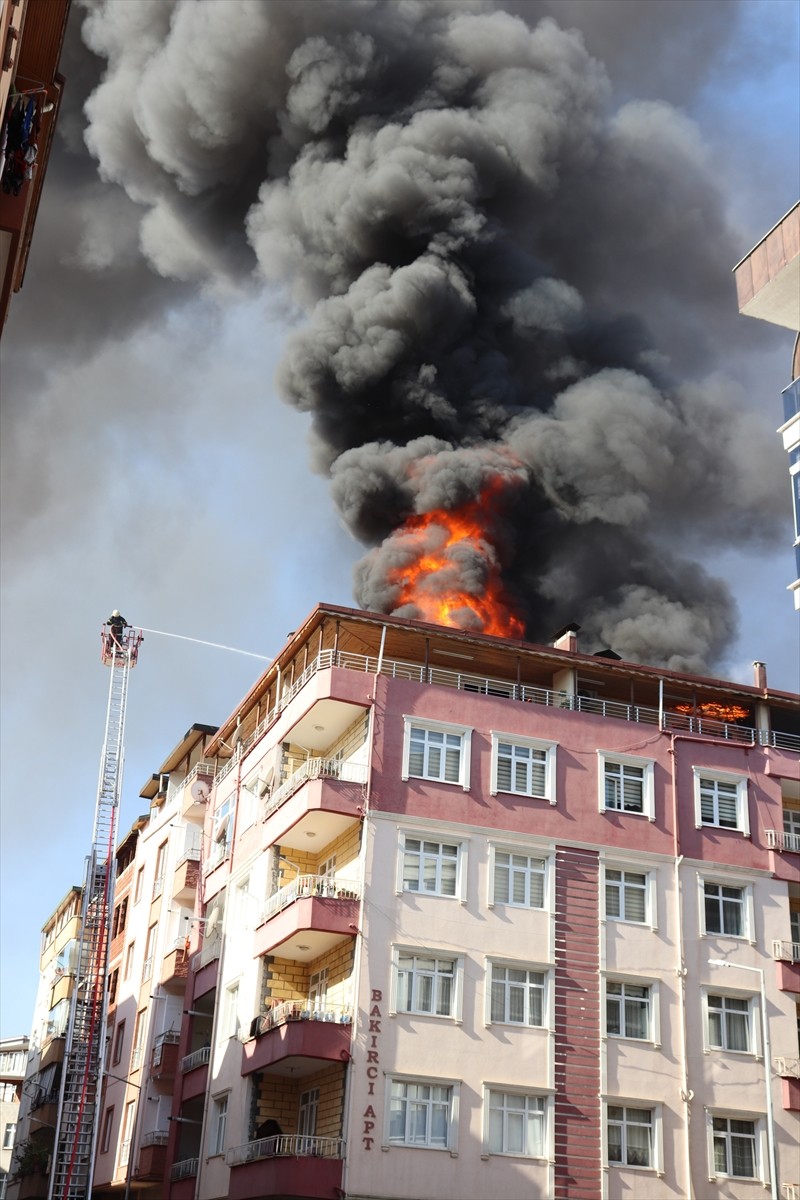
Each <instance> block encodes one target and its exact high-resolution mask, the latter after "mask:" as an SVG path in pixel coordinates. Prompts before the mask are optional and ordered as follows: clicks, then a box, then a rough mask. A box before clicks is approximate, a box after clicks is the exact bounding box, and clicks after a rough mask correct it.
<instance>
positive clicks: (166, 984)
mask: <svg viewBox="0 0 800 1200" xmlns="http://www.w3.org/2000/svg"><path fill="white" fill-rule="evenodd" d="M188 978H189V954H188V952H187V950H186V939H185V938H176V940H175V942H174V943H173V946H172V949H171V950H168V951H167V953H166V954H165V955H164V962H163V963H162V966H161V985H162V987H163V988H164V989H165V991H168V992H182V991H183V989H184V988H185V987H186V980H187V979H188Z"/></svg>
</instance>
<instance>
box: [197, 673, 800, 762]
mask: <svg viewBox="0 0 800 1200" xmlns="http://www.w3.org/2000/svg"><path fill="white" fill-rule="evenodd" d="M331 667H341V668H343V669H344V670H348V671H359V672H363V673H365V674H370V675H375V674H378V673H380V674H381V675H385V676H388V677H389V678H391V679H408V680H410V681H412V682H414V683H423V684H434V685H436V686H438V687H450V688H455V689H456V690H457V691H466V692H473V693H477V694H479V695H485V696H501V697H503V698H505V699H508V700H518V701H521V702H523V703H526V704H539V705H544V706H545V707H549V708H563V709H569V710H571V711H573V712H580V713H589V714H593V715H595V716H600V717H612V718H614V719H616V720H622V721H634V722H638V723H641V724H645V725H655V726H657V727H659V726H660V728H662V729H663V730H665V731H675V732H680V733H692V734H697V735H698V736H699V737H711V738H721V739H722V740H724V741H730V742H736V743H740V744H744V745H749V746H752V745H761V746H774V747H776V748H777V749H783V750H800V736H798V735H797V734H793V733H780V732H776V731H775V730H767V729H755V728H753V727H750V726H745V725H735V724H731V723H729V722H727V721H721V720H717V719H714V718H710V717H700V716H692V715H688V714H684V713H678V712H674V711H669V710H666V711H664V712H662V713H659V710H658V709H657V708H647V707H644V706H642V705H634V704H624V703H621V702H620V701H616V700H600V699H598V698H596V697H594V696H572V695H570V694H569V693H568V692H562V691H553V690H551V689H550V688H542V687H533V686H531V685H528V684H518V683H514V682H512V681H511V680H508V679H493V678H491V677H490V676H486V675H473V674H469V673H467V672H464V671H449V670H447V669H444V668H441V667H431V666H427V667H426V666H424V665H423V664H421V663H408V662H402V661H400V660H395V659H386V658H385V659H383V660H382V661H381V663H380V672H378V659H377V658H376V657H373V656H372V655H368V654H350V653H346V652H344V651H334V650H323V651H321V652H320V653H319V654H318V655H317V657H316V658H315V659H314V660H313V661H312V662H310V663H309V664H308V666H307V667H306V668H305V670H304V671H303V673H302V674H301V675H299V676H298V678H297V679H295V681H294V682H293V683H292V684H291V686H288V687H286V688H285V689H284V691H283V693H282V695H281V696H280V697H279V698H278V700H277V701H276V702H275V704H274V705H273V707H272V708H271V709H270V710H269V712H268V713H267V714H266V716H265V717H263V719H262V720H261V721H260V722H259V723H258V725H257V726H256V728H255V729H254V730H253V732H252V733H251V734H250V735H249V736H248V737H247V738H246V739H245V740H244V741H243V742H240V743H239V745H238V746H237V749H236V753H235V754H234V755H233V757H232V758H230V759H228V761H227V762H226V763H225V765H224V766H223V767H221V768H220V769H219V770H218V771H217V775H216V779H215V782H216V783H219V781H220V780H221V779H224V777H225V776H226V775H227V774H228V772H229V771H231V770H232V769H233V767H234V765H235V764H236V762H237V761H239V759H240V758H241V757H242V756H243V755H244V754H246V753H247V751H248V750H249V749H250V748H251V747H252V746H253V745H254V744H255V743H256V742H257V741H258V740H259V738H260V737H261V736H262V735H263V734H264V732H265V731H266V730H267V729H268V728H269V726H270V725H271V724H272V723H273V721H275V719H276V718H277V717H278V716H280V714H281V713H282V712H283V711H284V709H285V708H287V707H288V705H289V704H291V702H292V700H293V699H294V698H295V696H297V695H298V693H299V692H300V691H302V689H303V688H304V687H305V685H306V684H307V683H308V682H309V680H310V679H312V678H313V677H314V675H316V673H317V672H318V671H324V670H328V669H329V668H331Z"/></svg>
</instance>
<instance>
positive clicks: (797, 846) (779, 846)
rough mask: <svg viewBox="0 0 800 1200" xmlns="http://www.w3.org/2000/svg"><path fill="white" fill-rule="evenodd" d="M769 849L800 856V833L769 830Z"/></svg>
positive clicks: (767, 832) (767, 833)
mask: <svg viewBox="0 0 800 1200" xmlns="http://www.w3.org/2000/svg"><path fill="white" fill-rule="evenodd" d="M766 835H767V848H768V849H769V850H781V851H788V852H789V853H790V854H800V833H786V832H784V830H783V829H767V830H766Z"/></svg>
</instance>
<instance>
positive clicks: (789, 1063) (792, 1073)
mask: <svg viewBox="0 0 800 1200" xmlns="http://www.w3.org/2000/svg"><path fill="white" fill-rule="evenodd" d="M775 1073H776V1075H781V1076H783V1078H784V1079H789V1078H792V1077H793V1078H794V1079H800V1058H786V1057H785V1056H784V1055H783V1054H781V1055H779V1056H778V1058H776V1059H775Z"/></svg>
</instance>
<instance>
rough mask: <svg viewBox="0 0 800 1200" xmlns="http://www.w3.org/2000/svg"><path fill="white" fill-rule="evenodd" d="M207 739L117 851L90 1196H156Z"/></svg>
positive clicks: (158, 790)
mask: <svg viewBox="0 0 800 1200" xmlns="http://www.w3.org/2000/svg"><path fill="white" fill-rule="evenodd" d="M214 733H216V727H215V726H208V725H193V726H192V727H191V729H189V730H188V732H187V733H186V734H185V735H184V737H183V738H182V739H181V741H180V742H179V743H178V745H177V746H176V747H175V749H174V750H173V751H172V753H171V754H170V755H169V757H168V758H167V759H166V760H165V762H164V763H162V765H161V767H160V769H159V771H158V772H157V773H156V774H154V775H152V776H151V777H150V779H148V780H147V782H146V783H145V785H144V787H143V788H142V790H141V792H140V793H139V794H140V796H141V797H142V798H143V799H145V800H146V801H147V802H148V804H149V813H148V814H147V815H146V816H144V817H140V818H139V820H138V821H136V822H135V824H134V825H133V827H132V829H131V830H130V832H129V833H128V834H127V836H125V837H124V838H123V839H122V840H121V842H120V844H119V846H118V849H117V853H116V886H115V890H114V907H113V914H112V926H111V945H110V950H109V973H108V1020H107V1026H106V1056H105V1086H104V1092H103V1099H102V1104H101V1112H100V1123H99V1129H98V1140H97V1148H96V1154H95V1170H94V1194H95V1195H96V1196H102V1195H106V1196H111V1195H115V1194H116V1195H120V1194H122V1193H123V1192H128V1193H129V1192H130V1190H131V1189H135V1193H136V1195H137V1197H142V1196H147V1197H148V1198H149V1200H160V1197H161V1195H162V1180H163V1177H164V1169H165V1161H166V1160H165V1156H166V1143H167V1131H168V1129H169V1121H168V1118H169V1114H170V1110H171V1105H172V1089H173V1083H174V1078H175V1068H176V1061H177V1052H178V1045H177V1043H178V1038H179V1035H180V1028H181V1021H182V1016H183V1009H184V1007H185V1005H184V991H185V988H186V979H187V975H188V969H189V968H188V951H187V945H188V939H189V931H190V927H191V919H192V918H193V917H194V905H195V898H196V893H197V881H198V873H199V861H200V835H201V829H200V825H199V824H198V815H199V816H200V821H201V822H202V814H203V813H204V811H205V809H204V806H203V802H202V798H203V797H204V796H207V795H208V792H209V789H210V784H211V780H212V779H213V773H214V772H213V768H208V770H206V771H204V769H203V767H204V762H203V757H204V750H205V746H206V744H207V743H208V741H209V740H210V738H211V737H212V736H213V735H214ZM198 797H200V798H199V799H198Z"/></svg>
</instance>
